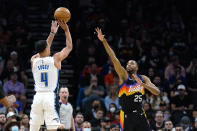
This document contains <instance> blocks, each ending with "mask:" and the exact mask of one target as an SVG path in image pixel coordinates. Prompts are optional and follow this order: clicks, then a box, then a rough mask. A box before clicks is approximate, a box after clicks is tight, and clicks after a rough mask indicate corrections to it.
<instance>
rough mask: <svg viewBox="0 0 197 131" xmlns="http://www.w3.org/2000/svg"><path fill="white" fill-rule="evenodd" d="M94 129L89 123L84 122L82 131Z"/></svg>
mask: <svg viewBox="0 0 197 131" xmlns="http://www.w3.org/2000/svg"><path fill="white" fill-rule="evenodd" d="M91 130H92V127H91V123H90V122H88V121H84V122H83V124H82V131H91Z"/></svg>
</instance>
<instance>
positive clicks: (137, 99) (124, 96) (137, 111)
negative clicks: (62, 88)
mask: <svg viewBox="0 0 197 131" xmlns="http://www.w3.org/2000/svg"><path fill="white" fill-rule="evenodd" d="M96 33H97V37H98V39H99V40H100V41H101V42H102V43H103V45H104V48H105V50H106V52H107V53H108V55H109V57H110V58H111V60H112V62H113V65H114V68H115V70H116V72H117V74H118V76H119V79H120V91H119V94H118V97H119V103H120V105H121V107H122V110H121V111H120V125H121V130H122V131H149V130H150V129H149V125H148V122H147V120H146V115H145V113H144V110H143V108H142V101H143V99H144V96H145V89H147V90H149V91H150V92H151V93H152V94H154V95H159V94H160V91H159V89H158V88H157V87H156V86H155V85H154V84H153V83H152V82H151V81H150V79H149V78H148V77H147V76H145V75H138V74H137V71H138V65H137V62H136V61H134V60H129V61H128V63H127V65H126V69H124V68H123V67H122V65H121V64H120V62H119V60H118V59H117V58H116V55H115V53H114V51H113V50H112V49H111V47H110V46H109V44H108V43H107V41H106V39H105V38H104V35H103V34H102V31H101V29H99V28H96Z"/></svg>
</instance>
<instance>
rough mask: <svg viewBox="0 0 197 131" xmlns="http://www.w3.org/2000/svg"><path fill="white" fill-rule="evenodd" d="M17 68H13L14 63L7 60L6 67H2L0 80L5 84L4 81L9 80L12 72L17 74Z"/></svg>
mask: <svg viewBox="0 0 197 131" xmlns="http://www.w3.org/2000/svg"><path fill="white" fill-rule="evenodd" d="M17 71H18V70H17V68H16V67H15V66H14V63H13V61H12V60H8V61H7V62H6V67H4V70H3V72H2V74H1V77H0V78H1V80H3V82H4V83H5V82H6V81H8V80H9V79H10V75H11V74H12V73H13V72H17Z"/></svg>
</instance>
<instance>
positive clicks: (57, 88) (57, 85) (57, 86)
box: [53, 69, 59, 94]
mask: <svg viewBox="0 0 197 131" xmlns="http://www.w3.org/2000/svg"><path fill="white" fill-rule="evenodd" d="M58 81H59V70H58V69H57V81H56V88H55V89H54V90H53V92H54V93H55V94H57V93H58V90H59V83H58Z"/></svg>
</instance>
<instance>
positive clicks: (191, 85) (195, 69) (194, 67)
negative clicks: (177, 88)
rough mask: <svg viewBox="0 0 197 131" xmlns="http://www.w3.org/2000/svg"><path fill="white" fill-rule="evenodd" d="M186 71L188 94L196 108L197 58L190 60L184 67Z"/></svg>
mask: <svg viewBox="0 0 197 131" xmlns="http://www.w3.org/2000/svg"><path fill="white" fill-rule="evenodd" d="M186 72H187V83H188V91H189V95H191V98H192V100H193V103H194V106H195V108H197V102H196V99H197V81H196V80H197V58H195V59H193V60H192V61H191V62H190V65H189V66H188V67H187V69H186Z"/></svg>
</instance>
